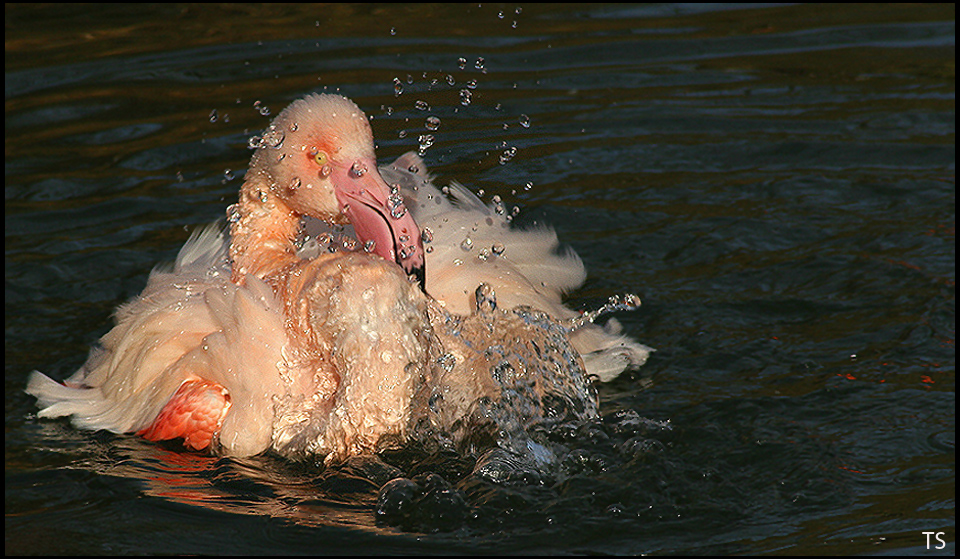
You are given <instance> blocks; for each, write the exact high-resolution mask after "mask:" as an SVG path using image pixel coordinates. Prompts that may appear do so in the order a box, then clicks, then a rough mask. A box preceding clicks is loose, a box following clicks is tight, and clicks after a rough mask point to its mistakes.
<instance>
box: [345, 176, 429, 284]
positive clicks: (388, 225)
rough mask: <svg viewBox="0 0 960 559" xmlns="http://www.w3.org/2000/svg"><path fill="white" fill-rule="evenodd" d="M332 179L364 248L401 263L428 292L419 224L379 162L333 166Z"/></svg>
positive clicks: (346, 213)
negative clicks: (378, 169) (381, 168)
mask: <svg viewBox="0 0 960 559" xmlns="http://www.w3.org/2000/svg"><path fill="white" fill-rule="evenodd" d="M330 178H331V179H332V181H333V185H334V192H335V194H336V196H337V202H338V203H339V205H340V211H341V212H343V213H344V214H345V215H346V216H347V218H348V219H349V220H350V223H351V224H352V225H353V228H354V230H355V231H356V232H357V237H358V239H359V240H360V242H361V243H362V244H363V245H364V248H365V249H367V250H369V251H370V252H373V253H375V254H377V255H379V256H380V257H382V258H384V259H385V260H390V261H393V262H396V263H397V264H399V265H400V267H401V268H403V270H404V271H405V272H406V273H407V274H408V275H410V276H413V278H414V279H416V280H417V281H419V282H420V289H422V290H424V291H425V289H426V288H425V286H426V274H425V268H424V265H425V259H424V250H423V240H422V239H421V237H420V227H419V226H417V222H416V221H414V219H413V216H412V215H410V212H409V211H407V208H406V206H404V203H403V197H402V196H401V195H400V193H399V192H397V190H396V189H395V188H391V187H390V186H389V185H388V184H387V182H386V181H385V180H383V177H381V176H380V173H379V171H377V164H376V161H375V160H373V159H372V158H371V159H358V160H356V161H354V162H353V163H352V164H351V165H350V166H349V167H347V166H345V165H338V166H334V168H333V169H332V174H331V177H330Z"/></svg>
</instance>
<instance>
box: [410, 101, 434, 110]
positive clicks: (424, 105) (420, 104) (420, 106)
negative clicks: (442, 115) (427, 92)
mask: <svg viewBox="0 0 960 559" xmlns="http://www.w3.org/2000/svg"><path fill="white" fill-rule="evenodd" d="M413 106H414V107H415V108H416V109H417V110H418V111H426V110H429V109H430V105H429V104H428V103H427V102H426V101H419V100H418V101H417V102H416V103H414V104H413Z"/></svg>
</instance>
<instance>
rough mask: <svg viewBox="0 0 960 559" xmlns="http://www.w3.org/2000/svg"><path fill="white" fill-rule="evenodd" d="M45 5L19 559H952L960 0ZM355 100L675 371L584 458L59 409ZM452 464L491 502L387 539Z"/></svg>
mask: <svg viewBox="0 0 960 559" xmlns="http://www.w3.org/2000/svg"><path fill="white" fill-rule="evenodd" d="M37 6H38V7H31V6H13V7H10V6H9V5H8V6H7V7H5V22H6V29H5V39H6V48H5V163H6V166H5V187H6V188H5V207H4V214H5V233H4V235H5V307H4V309H5V312H4V315H5V344H4V348H5V398H4V402H5V406H4V409H5V418H6V432H5V458H6V460H5V472H6V476H5V483H6V500H5V512H6V523H5V551H6V552H7V553H8V554H10V553H69V554H74V553H78V554H87V553H117V554H120V553H203V554H214V553H269V554H290V553H323V554H347V553H358V552H360V553H370V554H380V553H395V554H413V553H417V554H451V553H482V554H497V553H501V554H502V553H524V554H541V553H542V554H546V553H558V554H559V553H564V554H567V553H576V554H580V553H590V554H593V553H598V554H633V553H655V554H674V553H675V554H694V553H707V554H734V553H737V554H743V553H750V554H753V553H790V554H801V553H818V554H819V553H825V554H852V553H880V554H887V553H917V554H920V553H927V552H928V551H927V536H926V535H925V534H924V532H942V533H943V534H942V535H941V536H940V537H941V538H942V539H943V540H945V541H946V542H948V545H947V546H946V547H945V549H942V550H940V551H939V553H945V554H951V555H952V554H953V553H954V551H955V547H954V543H953V542H954V537H955V531H954V529H955V514H956V508H955V507H956V500H955V475H956V462H955V425H956V422H955V372H956V366H955V355H956V354H955V347H956V346H955V342H956V335H955V320H956V319H955V279H956V276H955V265H956V245H955V224H956V210H955V203H956V196H955V185H956V175H955V130H956V129H955V23H954V22H955V12H954V7H953V5H952V4H939V5H877V6H874V5H864V4H857V5H839V6H830V5H799V6H793V5H787V6H780V5H777V6H760V7H755V6H746V5H723V4H717V5H713V4H698V5H692V6H685V5H671V4H657V5H642V6H627V5H615V6H605V5H600V4H591V5H589V6H577V5H566V6H560V7H551V6H543V5H529V6H526V5H524V6H520V7H518V6H517V5H503V6H500V5H486V4H484V5H482V6H476V5H467V6H465V5H442V6H441V5H428V6H419V5H402V4H392V5H388V6H380V5H360V6H344V5H330V6H306V5H304V6H300V5H298V6H228V7H216V6H211V7H207V6H206V5H199V4H197V5H173V4H165V5H163V6H159V7H153V8H141V7H139V6H123V5H109V6H105V7H90V6H85V5H79V4H76V5H58V6H44V5H37ZM461 59H462V60H461ZM398 84H399V94H397V91H398V89H397V88H398ZM324 88H326V89H327V90H328V91H330V90H339V91H340V92H342V93H344V94H346V95H348V96H350V97H352V98H353V99H354V100H356V101H357V102H358V103H359V104H360V106H361V107H363V108H364V109H365V110H366V111H367V112H368V114H370V115H372V116H373V117H374V121H373V124H374V131H375V135H376V137H377V138H378V152H379V155H380V157H381V159H382V160H384V161H386V160H389V159H391V158H393V157H396V156H398V155H400V154H401V153H403V152H405V151H407V150H410V149H416V148H417V147H418V145H419V144H420V138H419V137H420V136H422V135H425V134H432V135H433V137H434V138H433V144H432V145H431V146H430V147H428V148H426V150H425V151H426V155H425V158H426V161H427V163H428V164H429V165H430V166H431V167H432V170H433V171H434V172H435V173H437V174H438V176H439V178H440V180H441V182H444V181H447V180H451V179H458V180H460V181H462V182H465V183H467V184H468V185H470V186H471V187H472V188H473V189H474V190H475V191H477V190H479V189H482V190H483V191H484V197H485V198H489V197H491V196H493V195H500V196H501V197H503V198H504V199H506V200H507V201H508V202H509V203H511V204H516V205H518V206H519V207H520V208H521V212H520V217H519V218H518V219H519V221H521V222H524V221H526V222H529V221H533V220H546V221H548V222H550V223H553V224H555V225H556V227H557V229H558V231H559V234H560V237H561V239H562V240H564V241H565V242H567V243H569V244H571V245H572V246H573V247H574V248H575V249H576V250H577V251H578V252H579V253H580V254H581V256H582V257H583V259H584V261H585V262H586V264H587V267H588V270H589V271H590V277H589V279H588V281H587V284H586V285H585V286H584V287H583V288H582V289H581V290H579V291H577V292H576V293H573V294H572V296H571V301H572V304H573V305H574V306H575V307H578V308H584V309H590V308H596V307H598V306H599V305H600V304H602V303H603V301H605V300H606V297H607V296H609V295H611V294H614V293H623V292H636V293H638V294H639V295H640V296H641V297H642V299H643V300H644V306H643V307H642V308H641V309H640V310H639V311H637V312H634V313H627V314H622V315H619V316H618V318H619V319H620V321H621V322H622V323H623V324H624V326H625V328H626V330H627V331H628V332H629V333H630V334H631V335H633V336H635V337H636V338H638V339H640V340H641V341H642V342H643V343H646V344H648V345H651V346H653V347H656V348H657V349H658V351H657V353H655V354H654V355H653V357H652V358H651V359H650V361H649V362H648V363H647V365H645V366H644V367H643V368H642V369H641V370H640V371H638V372H633V373H630V374H627V375H625V376H623V377H621V378H620V379H618V380H617V381H615V382H613V383H611V384H608V385H604V386H602V387H601V388H600V396H601V404H602V405H601V411H602V414H603V416H604V420H603V422H602V423H600V424H597V425H588V426H582V427H581V428H579V429H572V430H570V431H565V432H558V433H555V434H554V435H553V436H555V437H557V438H558V439H559V440H562V441H563V443H564V444H565V445H566V446H568V447H569V448H571V449H573V450H572V451H571V452H570V453H569V455H568V456H565V457H564V458H563V467H562V468H561V469H560V470H559V471H558V472H556V473H555V475H552V476H550V477H546V478H543V479H538V480H531V479H521V480H508V481H503V482H500V483H490V482H484V481H482V480H477V479H469V478H463V481H460V480H461V478H462V477H463V474H464V472H466V471H469V469H470V467H472V463H471V462H470V457H450V456H430V457H426V458H424V457H417V456H412V455H403V454H402V453H401V454H398V455H394V456H388V457H386V460H384V461H358V462H355V463H351V464H348V465H347V466H344V467H342V468H337V469H331V470H323V469H322V468H319V467H316V466H314V465H311V464H298V463H290V462H285V461H283V460H280V459H277V458H273V457H270V456H267V457H258V458H254V459H250V460H234V459H222V458H214V457H209V456H204V455H198V454H191V453H183V452H179V451H178V450H177V449H175V448H173V447H166V446H163V445H155V444H150V443H146V442H143V441H141V440H138V439H136V438H133V437H118V436H113V435H109V434H105V433H89V432H80V431H77V430H74V429H72V428H71V427H69V425H67V424H66V423H65V422H57V421H38V420H37V419H36V417H35V415H34V412H35V408H34V402H33V401H32V399H31V398H29V397H27V396H26V395H25V394H23V393H22V389H23V386H24V384H25V381H26V377H27V374H28V373H29V372H30V371H31V370H33V369H39V370H42V371H44V372H45V373H47V374H49V375H51V376H53V377H54V378H64V377H66V376H68V375H69V374H71V373H72V372H73V371H74V370H75V369H76V368H78V367H79V366H80V365H81V364H82V362H83V361H84V359H85V357H86V353H87V350H88V348H89V346H90V345H91V344H92V343H94V342H95V340H96V339H97V338H98V337H99V336H100V335H102V334H103V333H104V332H106V330H107V329H108V328H109V326H110V322H109V316H110V313H111V312H112V310H113V309H114V308H115V306H116V305H117V304H118V303H119V302H122V301H123V300H125V299H126V298H128V297H131V296H134V295H136V294H137V293H139V291H140V290H141V289H142V287H143V285H144V284H145V281H146V276H147V274H148V272H149V271H150V269H151V268H152V267H153V266H154V265H155V264H157V263H158V262H160V261H164V260H170V259H172V258H173V257H174V255H175V254H176V251H177V249H178V248H179V246H180V244H181V243H182V242H183V241H184V240H185V239H186V238H187V237H188V235H189V232H190V231H191V230H193V229H194V228H196V227H198V226H200V225H202V224H205V223H207V222H210V221H212V220H214V219H216V218H217V217H220V216H221V215H222V214H223V209H224V208H225V206H226V205H227V204H229V203H231V202H233V201H234V200H235V196H236V190H237V188H238V187H239V184H240V180H241V177H242V172H243V169H245V167H246V161H247V159H248V158H249V155H250V152H249V150H248V149H247V146H246V144H247V139H248V137H249V136H251V135H252V134H253V133H255V132H256V131H257V130H258V129H260V128H262V127H263V126H264V125H265V124H266V123H267V121H268V117H266V116H264V115H263V114H261V113H266V112H269V113H270V114H276V113H277V112H278V111H279V110H280V109H282V108H283V107H284V106H285V105H286V104H287V103H288V102H290V101H291V100H292V99H294V98H296V97H299V96H301V95H303V94H305V93H307V92H310V91H317V90H322V89H324ZM418 102H423V103H426V105H427V106H428V108H427V109H421V108H419V107H418V105H417V103H418ZM464 103H466V104H464ZM431 115H432V116H436V117H438V118H440V121H441V124H440V127H439V128H438V129H437V130H436V131H428V130H426V129H425V124H424V123H425V119H426V117H427V116H431ZM501 159H504V160H506V161H505V162H504V163H501ZM528 183H529V184H528ZM424 472H433V473H438V474H441V475H442V476H443V477H444V479H446V480H447V481H448V482H449V483H451V484H453V485H454V486H455V488H454V489H455V490H457V491H459V493H457V492H456V491H453V492H451V493H449V494H456V495H459V496H462V497H463V498H464V502H463V503H462V505H463V506H459V505H458V506H459V508H457V507H453V508H447V509H445V508H444V506H445V505H444V503H442V502H439V501H437V502H434V503H425V504H423V506H422V507H421V509H420V510H419V511H418V512H417V513H416V514H414V515H412V516H411V517H409V518H407V519H406V520H405V521H404V522H394V523H393V524H391V523H387V522H384V521H382V520H378V519H377V518H376V515H375V514H374V509H375V507H376V503H377V495H378V490H379V488H380V485H381V484H382V483H384V482H385V481H386V480H387V479H390V478H391V477H393V476H395V475H398V474H400V473H402V474H403V475H407V476H414V475H417V474H420V473H424ZM458 483H459V485H458ZM448 504H449V503H448ZM457 515H460V516H457ZM451 516H453V517H456V518H455V519H454V520H453V521H449V519H450V518H451ZM930 542H931V544H932V545H931V548H934V547H935V546H936V545H938V542H937V540H936V538H935V537H934V536H933V535H931V536H930ZM930 552H937V550H936V549H931V551H930Z"/></svg>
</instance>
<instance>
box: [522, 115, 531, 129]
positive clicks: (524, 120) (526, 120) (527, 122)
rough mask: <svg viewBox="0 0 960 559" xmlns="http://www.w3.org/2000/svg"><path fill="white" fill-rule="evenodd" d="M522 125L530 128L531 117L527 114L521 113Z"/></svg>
mask: <svg viewBox="0 0 960 559" xmlns="http://www.w3.org/2000/svg"><path fill="white" fill-rule="evenodd" d="M520 126H523V127H524V128H530V117H528V116H527V115H520Z"/></svg>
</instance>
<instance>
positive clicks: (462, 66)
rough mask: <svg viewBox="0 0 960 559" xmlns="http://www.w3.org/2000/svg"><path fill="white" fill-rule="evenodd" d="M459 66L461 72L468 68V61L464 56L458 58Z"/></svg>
mask: <svg viewBox="0 0 960 559" xmlns="http://www.w3.org/2000/svg"><path fill="white" fill-rule="evenodd" d="M457 66H459V67H460V69H461V70H463V69H465V68H466V67H467V59H466V58H464V57H462V56H461V57H460V58H458V59H457Z"/></svg>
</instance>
